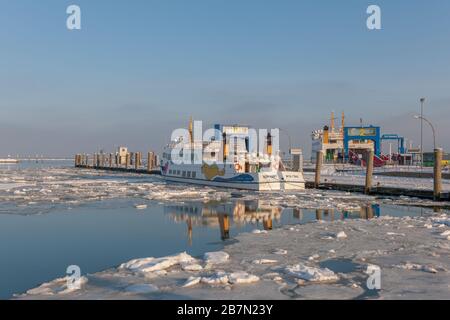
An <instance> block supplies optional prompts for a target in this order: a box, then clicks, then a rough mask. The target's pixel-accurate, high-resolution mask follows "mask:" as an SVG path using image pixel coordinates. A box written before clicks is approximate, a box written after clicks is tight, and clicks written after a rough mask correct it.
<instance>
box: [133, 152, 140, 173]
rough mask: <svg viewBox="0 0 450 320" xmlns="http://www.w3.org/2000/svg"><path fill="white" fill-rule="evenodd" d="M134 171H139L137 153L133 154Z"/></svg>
mask: <svg viewBox="0 0 450 320" xmlns="http://www.w3.org/2000/svg"><path fill="white" fill-rule="evenodd" d="M134 169H135V170H136V171H137V170H138V169H139V152H135V153H134Z"/></svg>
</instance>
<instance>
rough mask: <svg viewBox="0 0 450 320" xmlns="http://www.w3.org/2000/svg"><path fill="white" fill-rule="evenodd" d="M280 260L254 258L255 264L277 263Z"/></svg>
mask: <svg viewBox="0 0 450 320" xmlns="http://www.w3.org/2000/svg"><path fill="white" fill-rule="evenodd" d="M277 262H278V260H272V259H257V260H253V261H252V263H253V264H271V263H277Z"/></svg>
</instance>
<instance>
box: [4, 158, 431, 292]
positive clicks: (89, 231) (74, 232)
mask: <svg viewBox="0 0 450 320" xmlns="http://www.w3.org/2000/svg"><path fill="white" fill-rule="evenodd" d="M21 165H22V166H26V165H30V166H39V165H45V164H26V163H23V164H21ZM52 165H56V166H58V165H64V163H60V164H55V163H52ZM65 165H67V163H66V164H65ZM0 170H1V169H0ZM11 170H15V169H14V168H12V169H11ZM134 203H135V201H133V200H130V199H111V200H104V201H94V202H89V203H85V204H81V205H79V206H76V207H74V208H70V207H67V208H57V209H54V210H51V211H50V212H48V213H44V214H32V215H20V214H0V257H1V263H0V298H2V299H5V298H9V297H11V296H12V294H14V293H21V292H24V291H26V290H27V289H30V288H32V287H35V286H37V285H39V284H41V283H43V282H47V281H51V280H53V279H55V278H57V277H63V276H64V275H65V270H66V268H67V266H69V265H73V264H75V265H78V266H80V268H81V270H82V273H83V274H86V273H94V272H98V271H101V270H104V269H107V268H110V267H113V266H117V265H118V264H120V263H122V262H125V261H128V260H130V259H133V258H137V257H149V256H165V255H168V254H173V253H178V252H181V251H187V252H188V253H189V254H191V255H194V256H198V255H201V254H203V253H204V252H206V251H212V250H218V249H221V248H222V247H223V246H224V244H226V243H227V242H229V241H233V237H234V236H236V235H237V234H238V233H240V232H248V231H252V230H254V229H270V228H276V227H279V226H281V225H284V224H295V223H305V222H308V221H313V220H315V219H325V220H333V219H351V218H360V217H362V218H372V217H377V216H380V215H396V216H399V215H410V216H414V215H421V214H423V209H420V208H414V207H398V206H393V205H392V206H391V205H381V206H380V205H370V206H367V207H364V208H363V209H361V210H360V211H352V212H350V211H349V212H341V211H336V210H329V211H326V210H311V209H293V208H282V207H280V206H271V205H269V204H267V201H258V200H241V199H239V197H237V198H231V199H229V200H227V201H226V202H222V201H209V202H207V203H203V202H201V201H189V202H186V201H184V202H182V203H159V202H157V201H151V200H148V201H141V203H145V204H147V205H148V208H147V209H144V210H137V209H136V208H134V206H133V204H134ZM0 206H1V205H0Z"/></svg>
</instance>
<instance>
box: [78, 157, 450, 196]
mask: <svg viewBox="0 0 450 320" xmlns="http://www.w3.org/2000/svg"><path fill="white" fill-rule="evenodd" d="M75 167H76V168H81V169H89V170H100V171H110V172H124V173H135V174H148V175H161V169H160V168H159V166H158V165H157V157H156V155H155V153H153V152H148V155H147V161H146V162H145V163H143V161H142V153H140V152H135V153H128V152H125V153H123V154H122V155H120V154H119V153H117V154H112V153H111V154H93V155H91V156H89V155H86V154H77V155H76V156H75ZM369 174H371V173H370V170H369ZM367 183H368V185H358V184H345V183H335V182H322V181H321V180H320V174H319V175H317V177H316V179H315V181H306V182H305V186H306V188H307V189H318V190H336V191H344V192H355V193H363V194H367V195H372V196H382V197H401V196H405V197H414V198H420V199H427V200H436V201H450V192H440V193H439V196H438V197H437V196H436V192H435V190H422V189H407V188H401V187H388V186H380V185H371V179H368V180H367V182H366V184H367Z"/></svg>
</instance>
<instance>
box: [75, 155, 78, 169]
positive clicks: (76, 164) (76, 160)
mask: <svg viewBox="0 0 450 320" xmlns="http://www.w3.org/2000/svg"><path fill="white" fill-rule="evenodd" d="M76 167H78V155H77V154H76V155H75V168H76Z"/></svg>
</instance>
